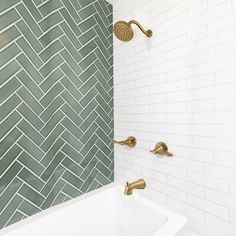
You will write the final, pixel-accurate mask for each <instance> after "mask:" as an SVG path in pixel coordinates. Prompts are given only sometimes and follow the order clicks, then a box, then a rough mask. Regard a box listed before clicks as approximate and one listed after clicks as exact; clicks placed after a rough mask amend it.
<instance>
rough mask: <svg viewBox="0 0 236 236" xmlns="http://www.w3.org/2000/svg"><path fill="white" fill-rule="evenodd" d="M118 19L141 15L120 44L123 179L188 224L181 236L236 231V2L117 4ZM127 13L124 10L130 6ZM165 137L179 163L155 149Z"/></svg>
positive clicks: (119, 175)
mask: <svg viewBox="0 0 236 236" xmlns="http://www.w3.org/2000/svg"><path fill="white" fill-rule="evenodd" d="M113 7H114V15H115V16H114V20H115V21H116V20H121V19H123V20H130V19H136V20H138V21H140V22H141V23H142V24H143V26H144V27H145V28H151V29H152V30H153V32H154V35H153V38H152V39H147V38H145V36H144V35H143V34H142V33H141V32H140V31H139V30H138V29H137V27H135V26H134V28H135V35H136V36H135V38H134V39H133V40H132V41H131V42H129V43H123V42H120V41H118V40H117V39H114V45H115V49H114V50H115V63H114V73H115V77H114V83H115V86H114V88H115V138H116V139H120V140H122V139H125V138H126V137H128V136H130V135H133V136H136V137H137V139H138V144H137V147H136V148H133V149H130V148H126V147H123V146H118V145H116V146H115V179H116V181H118V182H120V183H121V184H123V185H124V183H125V181H133V180H136V179H138V178H140V177H143V178H145V179H146V181H147V186H148V187H147V189H146V190H144V191H137V192H138V193H139V194H142V195H145V196H146V197H148V198H150V199H151V200H153V201H155V202H158V203H160V204H161V205H163V206H167V207H169V208H170V209H173V210H175V211H177V212H179V213H180V214H184V215H185V216H186V217H187V218H188V220H189V221H188V223H187V225H186V227H185V229H184V230H183V231H182V232H181V233H180V234H179V235H181V236H183V235H184V236H199V235H201V236H226V235H227V236H235V235H236V145H235V144H236V1H235V0H234V1H231V0H152V1H145V0H144V1H136V2H135V1H131V0H130V1H125V0H117V1H116V3H115V4H114V6H113ZM124 8H125V9H129V10H127V11H126V10H125V9H124ZM160 140H162V141H165V142H166V143H167V144H168V146H169V151H170V152H173V153H174V157H173V158H167V157H160V156H155V155H153V154H152V153H150V152H149V150H150V149H153V148H154V146H155V144H156V142H157V141H160Z"/></svg>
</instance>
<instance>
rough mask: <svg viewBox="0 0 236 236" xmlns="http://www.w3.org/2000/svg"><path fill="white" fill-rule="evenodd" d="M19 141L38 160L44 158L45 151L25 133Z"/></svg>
mask: <svg viewBox="0 0 236 236" xmlns="http://www.w3.org/2000/svg"><path fill="white" fill-rule="evenodd" d="M17 143H18V144H19V145H20V146H21V147H22V148H23V149H24V150H26V151H27V152H28V153H29V154H30V155H31V156H32V157H34V158H35V159H36V160H38V161H39V160H41V159H42V158H43V156H44V152H43V151H42V150H41V149H40V148H39V147H38V146H37V145H36V144H35V143H33V142H32V141H31V140H30V139H29V138H27V137H26V136H25V135H23V136H22V137H21V138H20V139H19V141H18V142H17Z"/></svg>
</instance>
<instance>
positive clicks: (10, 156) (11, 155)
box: [0, 145, 22, 175]
mask: <svg viewBox="0 0 236 236" xmlns="http://www.w3.org/2000/svg"><path fill="white" fill-rule="evenodd" d="M21 152H22V150H21V149H20V148H19V147H18V146H17V145H13V146H12V147H11V149H9V150H8V151H7V152H6V153H5V154H4V155H3V156H2V158H1V160H0V164H1V165H0V174H1V175H2V174H3V172H4V171H5V170H6V169H7V168H8V167H9V166H10V165H11V164H12V163H13V162H14V161H15V160H16V159H17V157H18V156H19V154H20V153H21Z"/></svg>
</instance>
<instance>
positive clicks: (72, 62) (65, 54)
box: [61, 50, 82, 75]
mask: <svg viewBox="0 0 236 236" xmlns="http://www.w3.org/2000/svg"><path fill="white" fill-rule="evenodd" d="M61 56H62V57H63V58H64V60H65V61H66V62H67V64H68V65H70V68H71V69H72V70H73V72H74V73H75V74H76V75H79V74H81V73H82V70H81V69H80V67H79V66H78V64H77V62H76V61H75V60H74V58H73V57H72V56H71V55H70V54H69V52H68V51H67V50H63V51H62V52H61Z"/></svg>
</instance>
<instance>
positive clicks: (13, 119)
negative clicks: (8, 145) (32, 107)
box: [0, 111, 21, 139]
mask: <svg viewBox="0 0 236 236" xmlns="http://www.w3.org/2000/svg"><path fill="white" fill-rule="evenodd" d="M20 119H21V116H20V115H19V114H18V112H16V111H14V112H13V113H11V114H10V115H9V116H8V117H7V118H6V119H5V120H4V121H3V122H2V123H1V124H0V139H2V138H3V137H4V136H5V135H6V134H7V133H8V132H9V131H10V130H11V129H12V127H14V126H15V125H16V124H17V123H18V122H19V121H20Z"/></svg>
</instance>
